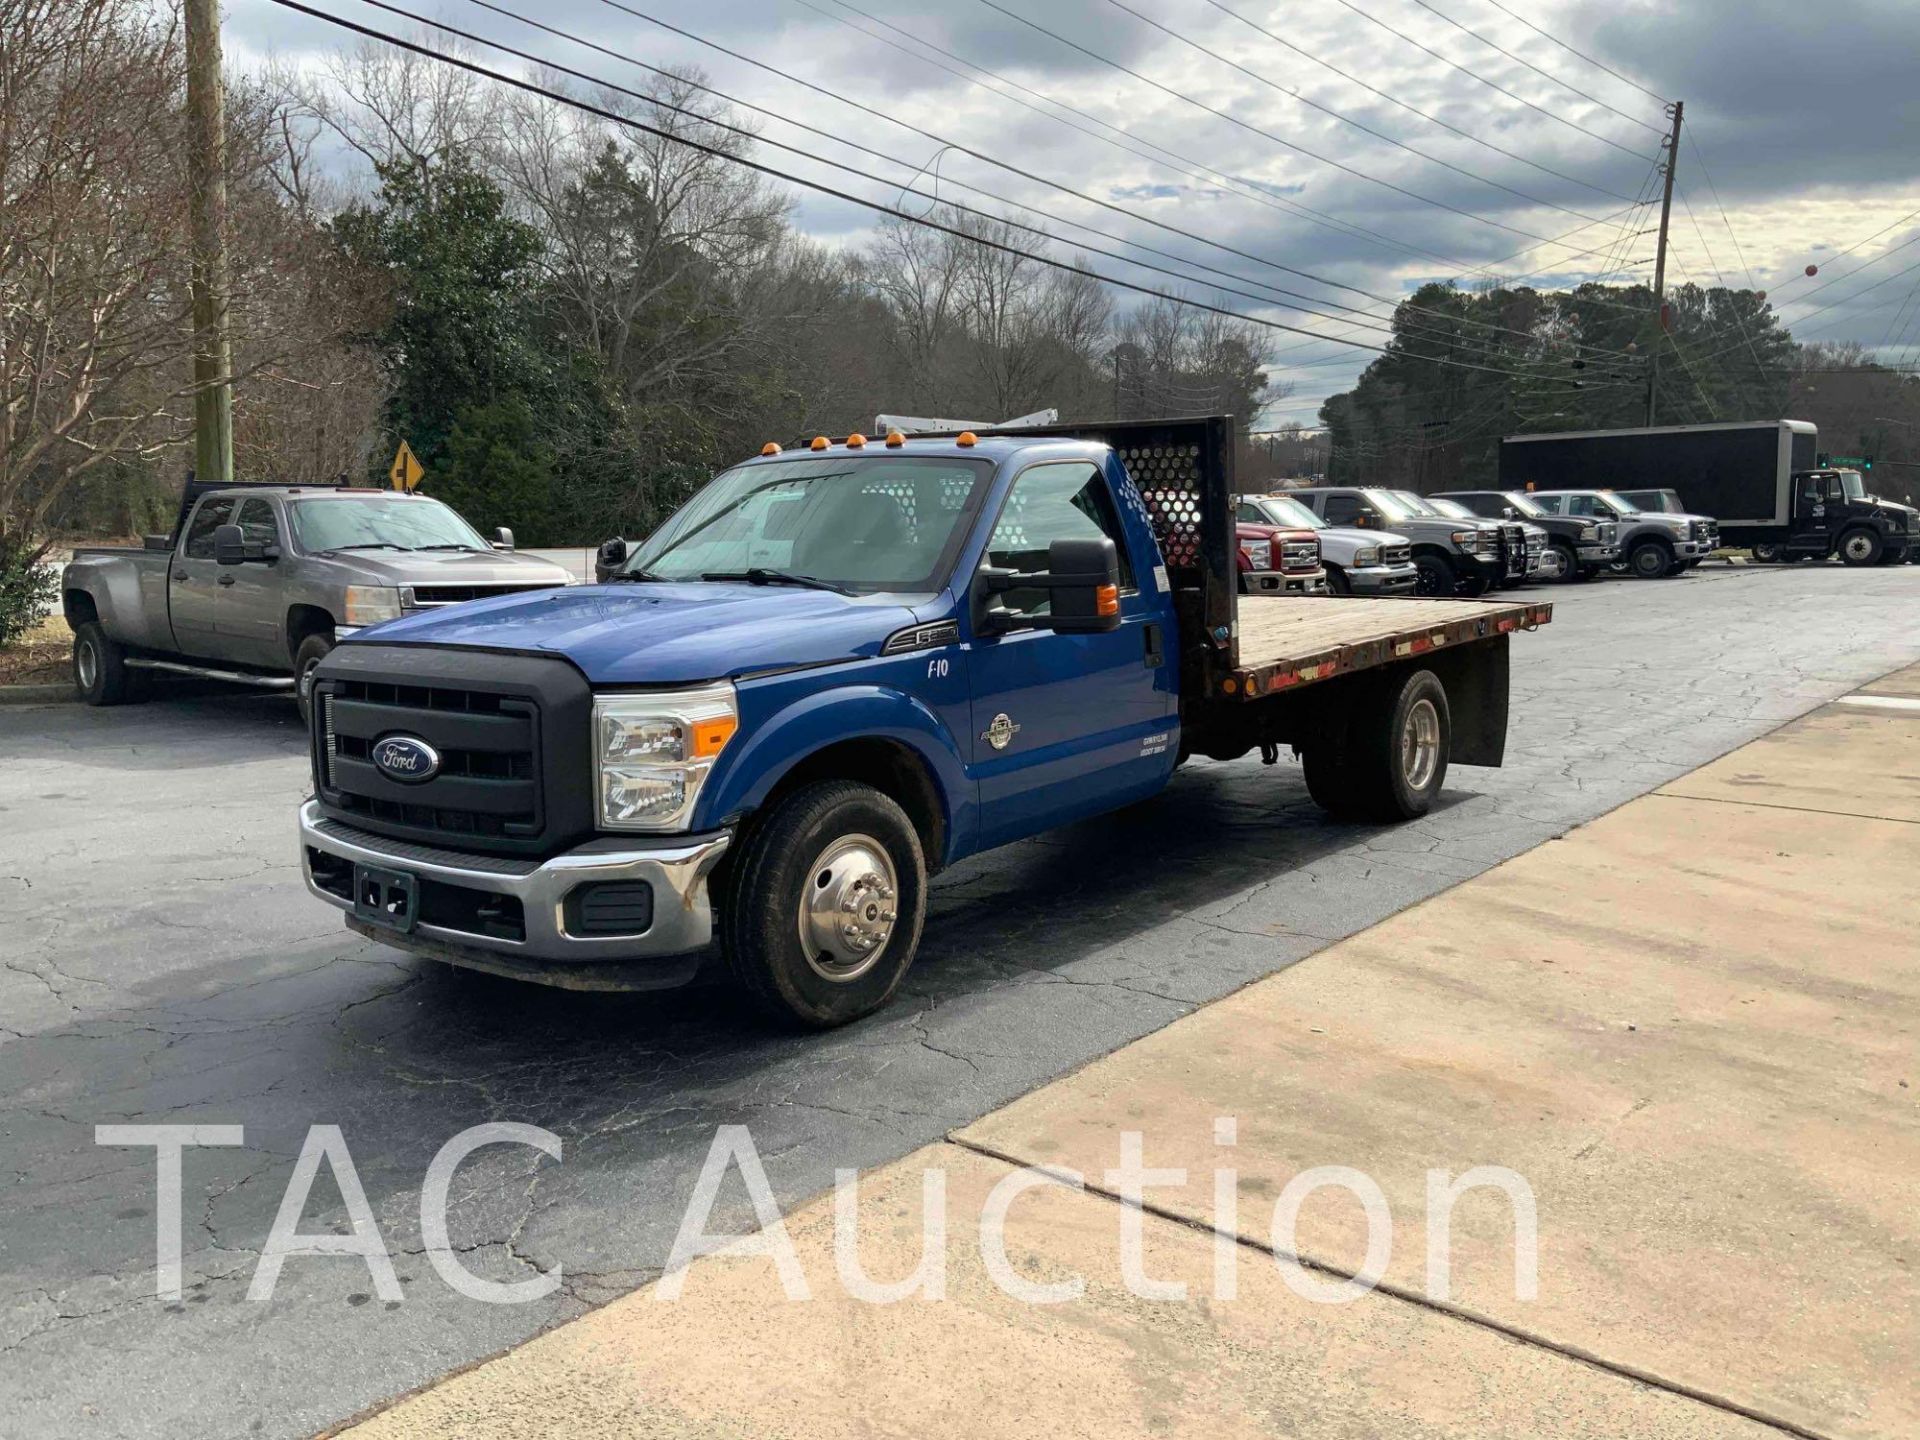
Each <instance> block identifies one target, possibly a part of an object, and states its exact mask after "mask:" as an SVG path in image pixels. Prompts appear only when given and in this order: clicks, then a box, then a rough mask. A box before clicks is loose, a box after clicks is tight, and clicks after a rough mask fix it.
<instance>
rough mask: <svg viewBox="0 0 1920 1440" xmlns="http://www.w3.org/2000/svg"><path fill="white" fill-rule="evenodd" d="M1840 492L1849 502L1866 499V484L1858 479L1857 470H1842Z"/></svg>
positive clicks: (1858, 473)
mask: <svg viewBox="0 0 1920 1440" xmlns="http://www.w3.org/2000/svg"><path fill="white" fill-rule="evenodd" d="M1840 491H1841V493H1842V494H1844V495H1845V496H1846V497H1847V499H1849V500H1864V499H1866V498H1867V483H1866V481H1864V480H1862V479H1861V478H1860V472H1859V471H1858V470H1842V471H1841V472H1840Z"/></svg>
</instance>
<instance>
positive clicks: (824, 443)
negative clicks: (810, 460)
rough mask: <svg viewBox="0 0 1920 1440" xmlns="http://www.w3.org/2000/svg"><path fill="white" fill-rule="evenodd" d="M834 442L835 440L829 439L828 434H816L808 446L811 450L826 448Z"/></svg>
mask: <svg viewBox="0 0 1920 1440" xmlns="http://www.w3.org/2000/svg"><path fill="white" fill-rule="evenodd" d="M832 443H833V442H832V441H831V440H829V439H827V437H826V436H824V435H816V436H814V437H813V440H812V441H811V442H810V443H809V444H808V446H807V448H808V449H809V450H824V449H826V448H827V447H828V446H829V445H831V444H832Z"/></svg>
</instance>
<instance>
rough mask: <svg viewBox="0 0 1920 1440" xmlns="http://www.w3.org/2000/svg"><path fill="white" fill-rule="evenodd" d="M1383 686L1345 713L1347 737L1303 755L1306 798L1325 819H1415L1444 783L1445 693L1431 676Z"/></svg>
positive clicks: (1449, 734)
mask: <svg viewBox="0 0 1920 1440" xmlns="http://www.w3.org/2000/svg"><path fill="white" fill-rule="evenodd" d="M1389 686H1390V688H1389V689H1388V690H1387V692H1386V694H1384V695H1377V696H1374V697H1370V703H1368V704H1367V705H1365V706H1364V707H1359V708H1356V709H1355V710H1354V711H1353V712H1351V713H1352V714H1353V716H1354V718H1353V720H1352V722H1351V723H1350V724H1349V725H1348V727H1347V729H1346V730H1345V731H1343V732H1342V733H1340V734H1339V735H1337V736H1334V737H1330V738H1329V739H1327V740H1323V741H1321V742H1319V743H1318V744H1315V745H1310V746H1308V747H1307V749H1306V750H1305V752H1304V753H1303V755H1302V756H1301V761H1302V765H1303V768H1304V769H1305V771H1306V777H1307V793H1308V794H1309V795H1311V796H1312V797H1313V799H1314V803H1316V804H1317V805H1319V806H1320V808H1321V809H1323V810H1325V811H1327V813H1328V814H1330V815H1333V816H1336V817H1338V818H1340V819H1351V820H1369V821H1376V822H1379V823H1383V824H1391V823H1394V822H1396V821H1400V820H1414V819H1418V818H1419V817H1420V816H1422V815H1424V814H1426V813H1427V811H1428V810H1430V809H1432V808H1433V802H1434V801H1435V800H1436V799H1438V798H1439V795H1440V790H1441V787H1442V786H1444V785H1445V784H1446V783H1447V763H1448V758H1449V756H1450V755H1451V754H1452V749H1453V721H1452V716H1451V714H1450V712H1449V710H1448V708H1447V691H1446V687H1445V686H1443V685H1442V684H1441V683H1440V679H1439V677H1438V676H1436V675H1435V674H1434V673H1433V672H1432V671H1431V670H1416V671H1414V672H1413V673H1412V674H1410V675H1407V676H1405V677H1404V678H1399V677H1396V678H1395V679H1393V680H1390V681H1389ZM1372 701H1378V702H1381V703H1371V702H1372Z"/></svg>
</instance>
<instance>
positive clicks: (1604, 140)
mask: <svg viewBox="0 0 1920 1440" xmlns="http://www.w3.org/2000/svg"><path fill="white" fill-rule="evenodd" d="M1338 3H1339V4H1340V5H1342V6H1344V7H1345V8H1346V9H1348V10H1351V11H1352V12H1353V13H1354V14H1356V15H1358V16H1359V17H1360V18H1361V19H1363V20H1367V21H1371V22H1372V23H1373V24H1375V25H1377V26H1379V27H1380V28H1381V29H1382V30H1385V31H1386V32H1387V33H1388V34H1389V35H1396V36H1398V37H1399V38H1400V39H1402V40H1404V41H1406V43H1407V44H1409V45H1411V46H1413V48H1414V49H1416V50H1419V51H1422V52H1424V53H1426V54H1428V55H1431V56H1432V57H1433V58H1434V59H1435V60H1438V61H1439V62H1440V63H1441V64H1442V65H1445V66H1447V67H1448V68H1449V69H1451V70H1458V71H1459V72H1460V73H1461V74H1462V75H1465V76H1468V77H1470V78H1471V79H1474V80H1478V81H1479V82H1480V83H1481V84H1482V85H1485V86H1486V87H1487V88H1488V89H1489V90H1497V91H1499V92H1500V93H1501V94H1502V95H1504V96H1506V97H1507V98H1508V99H1509V100H1515V101H1518V102H1519V103H1520V104H1522V105H1524V106H1526V107H1527V108H1528V109H1529V110H1534V111H1538V112H1539V113H1540V114H1542V115H1544V116H1546V117H1547V119H1549V120H1554V121H1557V122H1558V123H1560V124H1562V125H1565V126H1567V127H1568V128H1569V129H1572V130H1578V131H1579V132H1580V133H1581V134H1582V135H1586V136H1588V137H1590V138H1592V139H1594V140H1598V141H1599V142H1600V143H1601V144H1602V145H1611V146H1612V147H1613V148H1614V149H1615V150H1619V151H1622V152H1623V153H1625V154H1628V155H1637V156H1639V158H1640V159H1642V160H1645V159H1647V158H1649V157H1648V156H1647V154H1646V153H1645V152H1644V151H1641V150H1635V149H1634V148H1633V147H1632V146H1630V145H1622V144H1621V143H1620V142H1619V141H1618V140H1615V139H1613V138H1612V137H1610V136H1607V135H1602V134H1601V133H1600V132H1599V131H1598V130H1590V129H1588V128H1587V127H1586V126H1585V125H1582V124H1581V123H1580V122H1579V121H1577V120H1571V119H1568V118H1567V117H1566V116H1565V115H1562V114H1560V113H1558V112H1557V111H1554V110H1549V109H1548V108H1547V107H1546V106H1544V105H1537V104H1535V103H1534V102H1533V101H1531V100H1529V99H1527V97H1526V96H1524V95H1520V94H1516V93H1515V92H1514V91H1512V90H1509V89H1507V87H1506V86H1504V85H1502V84H1501V83H1500V82H1499V81H1497V80H1489V79H1488V78H1487V77H1486V76H1484V75H1482V74H1481V73H1480V72H1479V71H1477V70H1471V69H1468V68H1467V67H1466V66H1465V65H1462V64H1460V63H1459V62H1458V61H1456V60H1449V59H1448V58H1447V57H1446V56H1445V55H1442V54H1441V53H1440V52H1439V51H1438V50H1436V49H1434V48H1433V47H1432V46H1431V45H1428V44H1426V43H1424V42H1422V41H1419V40H1416V39H1414V38H1413V36H1411V35H1409V34H1407V32H1406V31H1404V30H1400V29H1396V28H1395V27H1394V26H1392V25H1389V24H1388V23H1387V22H1386V21H1384V20H1382V19H1381V18H1380V17H1379V16H1378V15H1375V14H1372V13H1371V12H1369V11H1366V10H1362V9H1361V8H1360V7H1359V6H1358V5H1356V4H1354V3H1353V0H1338ZM1655 163H1658V161H1657V160H1656V162H1655Z"/></svg>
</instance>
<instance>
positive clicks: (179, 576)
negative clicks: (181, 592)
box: [171, 570, 187, 585]
mask: <svg viewBox="0 0 1920 1440" xmlns="http://www.w3.org/2000/svg"><path fill="white" fill-rule="evenodd" d="M171 578H172V580H173V583H174V584H176V585H184V584H186V583H187V576H186V572H185V571H183V570H176V571H174V572H173V575H172V577H171Z"/></svg>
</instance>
